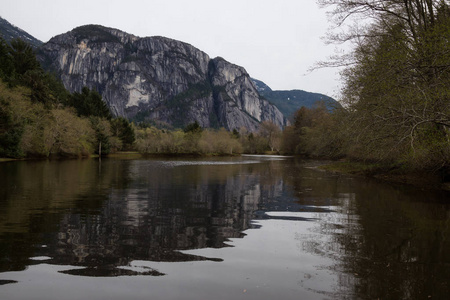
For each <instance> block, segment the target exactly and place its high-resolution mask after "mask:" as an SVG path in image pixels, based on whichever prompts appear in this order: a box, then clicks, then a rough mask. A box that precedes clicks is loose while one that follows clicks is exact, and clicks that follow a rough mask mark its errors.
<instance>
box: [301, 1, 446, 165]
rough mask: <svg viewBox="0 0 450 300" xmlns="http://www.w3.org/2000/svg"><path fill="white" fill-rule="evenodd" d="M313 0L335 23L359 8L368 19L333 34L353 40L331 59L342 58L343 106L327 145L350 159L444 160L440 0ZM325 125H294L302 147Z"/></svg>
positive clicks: (415, 162)
mask: <svg viewBox="0 0 450 300" xmlns="http://www.w3.org/2000/svg"><path fill="white" fill-rule="evenodd" d="M319 2H320V3H322V4H324V5H326V6H328V5H331V6H333V7H334V8H335V10H334V12H333V16H334V17H335V18H336V20H337V22H338V23H339V24H342V22H345V20H347V19H349V18H351V17H352V16H353V15H355V14H360V13H363V14H364V17H365V18H366V22H367V21H370V23H366V25H367V26H366V27H365V28H364V29H363V30H351V31H349V32H347V33H343V34H340V35H335V36H333V38H334V40H335V41H337V42H340V41H343V40H346V41H354V42H355V48H354V50H353V52H352V53H351V54H350V55H347V56H346V57H344V58H343V59H342V60H340V61H335V62H333V63H332V65H333V64H334V65H346V66H347V68H346V69H345V70H344V71H343V72H342V77H343V80H344V88H343V93H342V99H341V102H342V103H343V106H344V107H345V109H343V110H341V111H340V112H338V113H337V114H336V115H335V116H333V117H332V119H331V120H332V122H331V123H330V124H332V123H335V124H337V125H338V126H336V128H337V129H338V130H337V133H335V134H334V135H331V136H332V137H333V136H336V137H338V138H336V139H334V138H332V139H331V140H332V141H333V143H331V144H332V145H333V147H336V146H338V147H340V148H341V149H342V153H344V154H345V155H346V156H347V157H350V158H352V159H355V160H363V161H375V162H383V164H393V165H403V166H407V167H412V168H415V169H422V170H439V169H445V168H448V167H449V166H450V151H449V150H448V149H449V148H450V142H449V141H450V136H449V130H450V106H449V101H450V55H448V54H449V52H450V43H449V41H450V38H449V37H450V7H449V3H448V1H440V0H429V1H379V2H377V1H372V2H370V3H369V2H367V1H361V2H354V1H337V0H320V1H319ZM355 29H356V28H355ZM359 29H361V28H359ZM327 122H328V121H327ZM322 123H324V124H325V123H326V122H322ZM320 127H321V129H320ZM326 127H329V126H325V125H323V126H319V127H316V128H314V126H313V127H308V128H307V130H306V131H303V132H301V134H302V135H301V136H302V138H303V137H308V136H309V137H311V138H309V139H307V140H306V141H307V143H306V145H305V147H304V148H303V149H307V148H308V147H309V146H310V145H312V144H314V143H315V142H314V140H316V141H317V140H318V138H317V136H318V135H317V134H318V133H321V134H322V135H326V131H324V130H326ZM317 129H320V130H319V131H317ZM314 136H315V137H316V138H313V137H314ZM308 151H310V150H308Z"/></svg>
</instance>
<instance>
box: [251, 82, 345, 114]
mask: <svg viewBox="0 0 450 300" xmlns="http://www.w3.org/2000/svg"><path fill="white" fill-rule="evenodd" d="M252 81H253V83H254V84H255V86H256V89H257V90H258V92H259V94H260V95H261V96H263V97H264V98H265V99H267V100H268V101H269V102H270V103H272V104H274V105H275V106H276V107H277V108H278V109H279V110H280V111H281V112H282V113H283V115H284V116H285V117H286V118H287V119H289V120H290V119H291V118H292V116H293V115H294V113H295V112H296V111H297V110H298V109H300V108H301V107H302V106H304V107H307V108H311V107H313V106H314V105H315V104H316V103H317V102H318V101H323V102H325V105H326V106H327V107H328V109H329V110H332V109H334V108H336V107H338V106H340V104H339V102H337V101H336V100H334V99H333V98H331V97H329V96H327V95H324V94H319V93H311V92H306V91H303V90H290V91H273V90H272V89H271V88H270V87H269V86H268V85H267V84H265V83H264V82H262V81H261V80H257V79H254V78H252Z"/></svg>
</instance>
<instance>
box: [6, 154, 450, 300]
mask: <svg viewBox="0 0 450 300" xmlns="http://www.w3.org/2000/svg"><path fill="white" fill-rule="evenodd" d="M320 163H321V162H317V161H302V160H299V159H294V158H280V157H260V156H242V157H226V158H197V159H190V158H177V159H175V158H173V159H161V158H148V159H145V158H133V159H131V158H130V159H126V158H121V159H119V158H115V159H114V158H110V159H102V160H101V161H99V160H96V159H85V160H62V161H14V162H6V163H1V164H0V299H2V300H10V299H47V300H48V299H108V300H112V299H258V300H264V299H297V300H298V299H447V297H448V295H450V194H448V193H446V192H438V191H427V190H421V189H417V188H414V187H410V186H404V185H394V184H388V183H383V182H379V181H376V180H373V179H367V178H358V177H354V176H348V175H339V174H333V173H328V172H325V171H321V170H320V169H318V168H317V166H318V165H319V164H320Z"/></svg>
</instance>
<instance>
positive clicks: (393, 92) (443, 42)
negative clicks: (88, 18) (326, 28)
mask: <svg viewBox="0 0 450 300" xmlns="http://www.w3.org/2000/svg"><path fill="white" fill-rule="evenodd" d="M319 3H320V4H321V5H322V6H324V7H328V8H331V9H332V10H331V14H330V16H331V18H332V19H333V20H334V21H335V22H336V24H338V25H342V24H344V23H345V22H347V20H348V19H351V18H352V17H355V18H357V17H359V18H360V17H361V16H364V18H365V22H364V24H363V25H361V24H359V25H358V23H357V22H356V23H355V24H356V25H353V26H358V27H354V28H353V29H349V30H347V31H346V32H343V33H342V32H341V33H339V34H334V35H333V34H330V37H329V39H330V41H331V42H337V43H339V42H344V41H346V42H351V43H353V48H352V49H353V50H352V51H351V52H350V53H346V54H345V55H343V56H336V57H335V58H333V59H330V60H327V61H325V62H323V63H319V65H318V66H319V67H323V66H325V67H328V66H345V68H344V69H343V71H342V74H341V75H342V80H343V89H342V93H341V96H340V97H341V98H340V99H339V102H340V104H341V106H340V107H336V108H334V109H332V110H330V109H328V108H327V107H326V106H325V105H324V104H323V103H320V102H319V103H317V104H316V106H315V107H312V108H305V107H302V108H300V109H299V110H298V111H297V112H296V113H295V114H294V116H293V117H292V120H291V125H290V126H287V127H286V128H284V129H283V130H281V129H280V128H278V127H277V126H275V125H274V124H272V123H270V122H262V123H261V126H260V130H259V131H258V132H248V131H247V130H246V129H245V128H240V129H234V130H233V131H231V132H229V131H227V130H225V129H223V128H221V129H220V128H217V129H208V128H201V127H200V126H199V125H198V123H196V122H195V123H192V124H188V125H187V126H186V127H185V128H178V129H177V128H171V127H170V126H167V124H148V123H138V124H136V123H132V122H129V121H128V120H126V119H124V118H117V117H113V116H112V115H111V113H110V111H109V109H108V107H107V106H106V104H105V103H104V102H103V101H102V99H101V96H100V95H99V94H98V93H97V92H96V91H95V90H90V89H88V88H83V90H82V91H81V92H79V93H70V92H68V91H67V90H66V89H65V88H64V86H63V85H62V84H61V82H60V81H59V80H57V79H56V77H55V76H53V75H52V74H50V73H47V72H45V71H44V70H43V69H42V68H41V66H40V65H39V63H38V62H37V60H36V57H35V55H34V53H33V49H32V48H31V47H30V46H29V45H27V44H26V43H25V42H23V41H21V40H13V41H11V42H10V43H9V44H8V43H6V42H5V41H4V40H1V41H0V157H5V158H48V157H89V156H92V155H108V154H111V153H116V152H119V151H131V150H132V151H137V152H139V153H142V154H172V155H183V154H195V155H235V154H241V153H250V154H264V153H272V154H273V153H277V154H289V155H299V156H302V157H313V158H327V159H333V160H338V161H339V163H337V164H335V166H334V168H337V169H341V170H344V171H348V172H356V173H363V174H369V175H374V174H375V175H377V176H378V175H380V174H381V175H382V174H384V175H385V176H387V177H389V176H397V175H399V176H400V175H401V176H404V175H405V174H428V175H429V177H430V178H431V177H433V178H436V182H439V183H445V182H448V181H450V136H449V128H450V54H449V53H450V46H449V44H450V43H449V39H450V8H449V3H448V1H443V0H439V1H437V0H436V1H433V0H427V1H380V2H377V3H372V4H370V3H369V2H361V3H359V2H358V3H355V2H354V1H336V0H320V1H319ZM386 174H387V175H386ZM381 175H380V176H381ZM420 176H423V175H420ZM381 177H382V176H381ZM406 181H407V180H406Z"/></svg>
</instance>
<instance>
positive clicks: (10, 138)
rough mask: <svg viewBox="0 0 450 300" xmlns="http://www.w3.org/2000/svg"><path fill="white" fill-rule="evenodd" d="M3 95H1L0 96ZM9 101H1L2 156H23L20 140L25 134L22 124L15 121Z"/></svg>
mask: <svg viewBox="0 0 450 300" xmlns="http://www.w3.org/2000/svg"><path fill="white" fill-rule="evenodd" d="M0 97H1V96H0ZM11 114H12V112H11V111H10V107H9V103H8V102H7V101H5V100H3V99H1V102H0V157H12V158H18V157H21V156H22V155H23V154H22V151H21V149H20V141H21V138H22V134H23V126H22V124H17V123H16V122H14V120H13V117H12V116H11Z"/></svg>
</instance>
